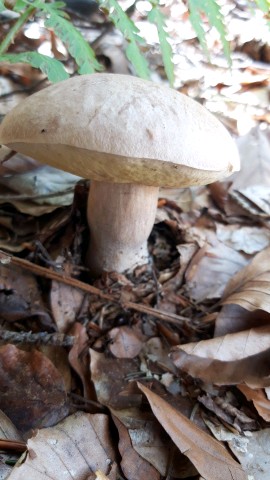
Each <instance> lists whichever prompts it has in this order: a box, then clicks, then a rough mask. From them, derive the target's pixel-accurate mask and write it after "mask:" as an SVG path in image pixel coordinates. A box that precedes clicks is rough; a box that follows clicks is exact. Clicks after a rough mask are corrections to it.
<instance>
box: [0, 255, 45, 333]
mask: <svg viewBox="0 0 270 480" xmlns="http://www.w3.org/2000/svg"><path fill="white" fill-rule="evenodd" d="M0 315H1V317H2V318H4V319H5V320H7V321H10V322H14V321H17V320H22V319H27V318H30V317H33V316H37V317H40V319H41V320H42V321H43V322H44V323H45V324H47V325H52V320H51V318H50V316H49V314H48V313H47V311H46V308H45V306H44V305H43V300H42V297H41V294H40V292H39V289H38V285H37V280H36V277H35V276H34V275H33V274H32V273H31V272H26V271H25V270H23V269H21V268H19V267H14V266H13V265H3V264H2V263H1V264H0Z"/></svg>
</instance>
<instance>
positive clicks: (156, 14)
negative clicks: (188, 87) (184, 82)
mask: <svg viewBox="0 0 270 480" xmlns="http://www.w3.org/2000/svg"><path fill="white" fill-rule="evenodd" d="M150 1H151V4H152V10H150V12H149V13H148V20H149V21H150V22H151V23H154V25H156V27H157V31H158V37H159V42H160V49H161V54H162V58H163V63H164V68H165V72H166V75H167V78H168V80H169V82H170V85H171V87H172V86H173V84H174V65H173V62H172V56H173V53H172V47H171V44H170V42H169V35H168V33H167V32H166V30H165V28H166V18H165V16H164V15H163V13H162V12H161V10H160V8H159V6H158V0H150Z"/></svg>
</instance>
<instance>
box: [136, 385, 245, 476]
mask: <svg viewBox="0 0 270 480" xmlns="http://www.w3.org/2000/svg"><path fill="white" fill-rule="evenodd" d="M138 386H139V388H140V389H141V390H142V392H143V393H144V394H145V395H146V397H147V399H148V401H149V403H150V406H151V409H152V411H153V413H154V415H155V416H156V417H157V419H158V421H159V422H160V423H161V425H162V426H163V428H164V429H165V431H166V432H167V433H168V434H169V436H170V437H171V439H172V440H173V442H174V443H175V445H176V446H177V447H178V448H179V450H180V451H181V452H182V453H183V454H184V455H186V456H187V457H188V458H189V459H190V460H191V462H192V463H193V464H194V465H195V467H196V469H197V470H198V472H199V474H200V475H202V476H203V477H204V478H205V479H206V480H232V479H234V480H246V479H247V477H246V475H245V473H244V471H243V469H242V467H241V466H240V465H239V464H238V463H237V462H236V461H235V460H234V459H233V458H232V457H231V456H230V455H229V453H228V452H227V450H226V448H225V447H224V446H223V445H221V444H220V443H219V442H218V441H217V440H215V439H214V438H212V437H210V435H207V434H206V433H204V432H203V431H201V430H200V429H199V428H198V427H197V426H196V425H194V424H193V423H192V422H191V421H190V420H189V419H188V418H186V417H185V416H184V415H182V414H181V413H180V412H178V411H177V410H176V409H175V408H173V407H172V406H170V405H169V404H168V403H167V402H166V401H165V400H163V399H162V398H161V397H159V396H158V395H156V394H155V393H153V392H151V390H149V389H148V388H146V387H145V386H143V385H141V384H138Z"/></svg>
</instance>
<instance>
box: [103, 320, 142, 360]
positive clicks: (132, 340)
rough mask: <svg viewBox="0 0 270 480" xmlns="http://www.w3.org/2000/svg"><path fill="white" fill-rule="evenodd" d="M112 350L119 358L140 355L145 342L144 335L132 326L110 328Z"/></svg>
mask: <svg viewBox="0 0 270 480" xmlns="http://www.w3.org/2000/svg"><path fill="white" fill-rule="evenodd" d="M109 338H110V340H111V342H112V343H111V344H110V347H109V348H110V351H111V353H112V354H113V355H114V356H115V357H117V358H135V357H137V355H139V353H140V351H141V349H142V346H143V343H142V335H140V334H139V332H137V331H136V330H135V329H133V328H130V327H126V326H123V327H116V328H113V329H112V330H110V332H109Z"/></svg>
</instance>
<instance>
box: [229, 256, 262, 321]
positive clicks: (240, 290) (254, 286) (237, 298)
mask: <svg viewBox="0 0 270 480" xmlns="http://www.w3.org/2000/svg"><path fill="white" fill-rule="evenodd" d="M221 302H222V304H223V305H226V304H232V303H233V304H237V305H240V306H241V307H243V308H245V309H246V310H249V311H253V310H256V309H261V310H265V311H266V312H268V313H270V248H266V249H265V250H263V251H262V252H260V253H258V254H257V255H256V256H255V257H254V258H253V260H252V261H251V262H250V263H249V265H247V266H246V267H245V268H243V269H242V270H240V272H238V273H237V274H236V275H235V276H234V277H233V278H232V279H231V280H230V282H229V283H228V285H227V286H226V288H225V291H224V293H223V297H222V299H221Z"/></svg>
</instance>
